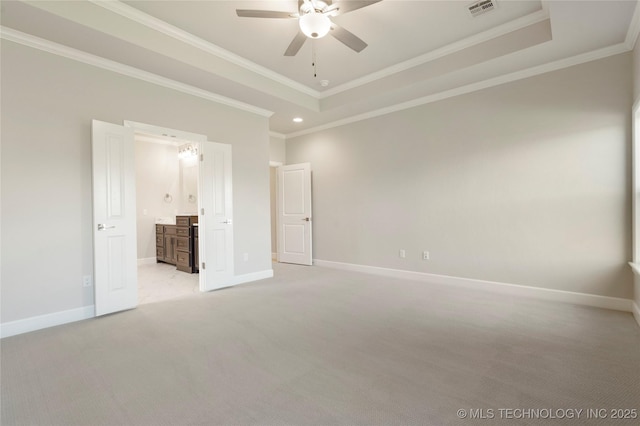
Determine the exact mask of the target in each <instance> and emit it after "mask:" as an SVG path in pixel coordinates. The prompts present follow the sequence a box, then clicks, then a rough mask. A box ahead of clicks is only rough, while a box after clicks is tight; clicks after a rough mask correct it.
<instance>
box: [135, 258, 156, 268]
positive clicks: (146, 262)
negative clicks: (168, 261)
mask: <svg viewBox="0 0 640 426" xmlns="http://www.w3.org/2000/svg"><path fill="white" fill-rule="evenodd" d="M156 263H158V260H157V258H155V257H144V258H142V259H138V266H142V265H155V264H156Z"/></svg>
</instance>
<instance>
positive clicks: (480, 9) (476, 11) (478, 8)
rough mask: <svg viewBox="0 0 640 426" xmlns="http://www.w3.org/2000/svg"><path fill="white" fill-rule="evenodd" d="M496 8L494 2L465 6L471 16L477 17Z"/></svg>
mask: <svg viewBox="0 0 640 426" xmlns="http://www.w3.org/2000/svg"><path fill="white" fill-rule="evenodd" d="M495 8H496V2H495V0H480V1H477V2H475V3H472V4H470V5H469V6H467V9H469V13H470V14H471V16H479V15H482V14H483V13H485V12H491V11H492V10H494V9H495Z"/></svg>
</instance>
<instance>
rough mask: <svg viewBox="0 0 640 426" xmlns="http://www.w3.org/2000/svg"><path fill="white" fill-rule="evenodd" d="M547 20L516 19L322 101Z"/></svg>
mask: <svg viewBox="0 0 640 426" xmlns="http://www.w3.org/2000/svg"><path fill="white" fill-rule="evenodd" d="M546 19H549V13H548V11H547V10H545V9H541V10H539V11H537V12H534V13H531V14H529V15H526V16H523V17H521V18H518V19H515V20H513V21H510V22H507V23H506V24H503V25H500V26H498V27H495V28H491V29H489V30H487V31H483V32H481V33H479V34H475V35H473V36H471V37H467V38H465V39H462V40H460V41H457V42H455V43H451V44H448V45H446V46H444V47H442V48H440V49H436V50H432V51H431V52H429V53H426V54H424V55H420V56H416V57H415V58H412V59H409V60H407V61H404V62H400V63H398V64H395V65H392V66H390V67H387V68H384V69H382V70H380V71H377V72H374V73H371V74H368V75H367V76H365V77H361V78H358V79H355V80H352V81H350V82H348V83H344V84H341V85H339V86H336V87H333V88H331V89H329V90H326V91H323V92H320V99H323V98H327V97H329V96H333V95H337V94H339V93H342V92H344V91H347V90H351V89H353V88H356V87H359V86H362V85H365V84H368V83H371V82H373V81H376V80H380V79H382V78H385V77H389V76H391V75H393V74H396V73H399V72H402V71H406V70H408V69H411V68H415V67H417V66H419V65H422V64H425V63H427V62H431V61H434V60H436V59H439V58H442V57H444V56H448V55H451V54H453V53H456V52H459V51H461V50H464V49H467V48H470V47H473V46H476V45H478V44H480V43H484V42H486V41H489V40H492V39H494V38H497V37H500V36H503V35H506V34H509V33H511V32H513V31H517V30H520V29H522V28H525V27H528V26H530V25H533V24H537V23H539V22H542V21H544V20H546Z"/></svg>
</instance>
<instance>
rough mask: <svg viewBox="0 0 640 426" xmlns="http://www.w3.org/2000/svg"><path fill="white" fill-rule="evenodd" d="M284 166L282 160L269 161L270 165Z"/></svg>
mask: <svg viewBox="0 0 640 426" xmlns="http://www.w3.org/2000/svg"><path fill="white" fill-rule="evenodd" d="M280 166H282V161H273V160H270V161H269V167H280Z"/></svg>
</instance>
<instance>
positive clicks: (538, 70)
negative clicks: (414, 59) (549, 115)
mask: <svg viewBox="0 0 640 426" xmlns="http://www.w3.org/2000/svg"><path fill="white" fill-rule="evenodd" d="M628 51H629V49H628V48H627V46H626V45H625V44H624V43H620V44H616V45H614V46H609V47H605V48H602V49H598V50H594V51H591V52H587V53H583V54H580V55H576V56H572V57H570V58H565V59H560V60H558V61H554V62H550V63H547V64H544V65H538V66H535V67H532V68H527V69H524V70H521V71H516V72H512V73H510V74H505V75H501V76H498V77H494V78H490V79H488V80H484V81H479V82H476V83H471V84H468V85H466V86H460V87H457V88H455V89H450V90H445V91H444V92H438V93H434V94H432V95H428V96H424V97H422V98H417V99H412V100H410V101H407V102H402V103H399V104H396V105H391V106H388V107H385V108H380V109H377V110H374V111H369V112H365V113H363V114H358V115H354V116H351V117H347V118H343V119H341V120H336V121H333V122H331V123H326V124H323V125H320V126H316V127H311V128H309V129H305V130H300V131H299V132H293V133H288V134H287V135H286V138H287V139H289V138H293V137H297V136H302V135H307V134H310V133H315V132H319V131H321V130H327V129H331V128H334V127H339V126H344V125H346V124H351V123H355V122H358V121H362V120H367V119H369V118H375V117H379V116H382V115H387V114H391V113H394V112H398V111H402V110H405V109H409V108H414V107H417V106H421V105H426V104H430V103H433V102H437V101H441V100H444V99H448V98H452V97H455V96H460V95H464V94H467V93H472V92H477V91H479V90H483V89H487V88H490V87H495V86H499V85H501V84H505V83H511V82H513V81H517V80H522V79H525V78H529V77H534V76H536V75H540V74H545V73H548V72H551V71H557V70H561V69H563V68H568V67H572V66H574V65H580V64H583V63H586V62H591V61H595V60H598V59H603V58H607V57H609V56H613V55H618V54H620V53H625V52H628Z"/></svg>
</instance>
